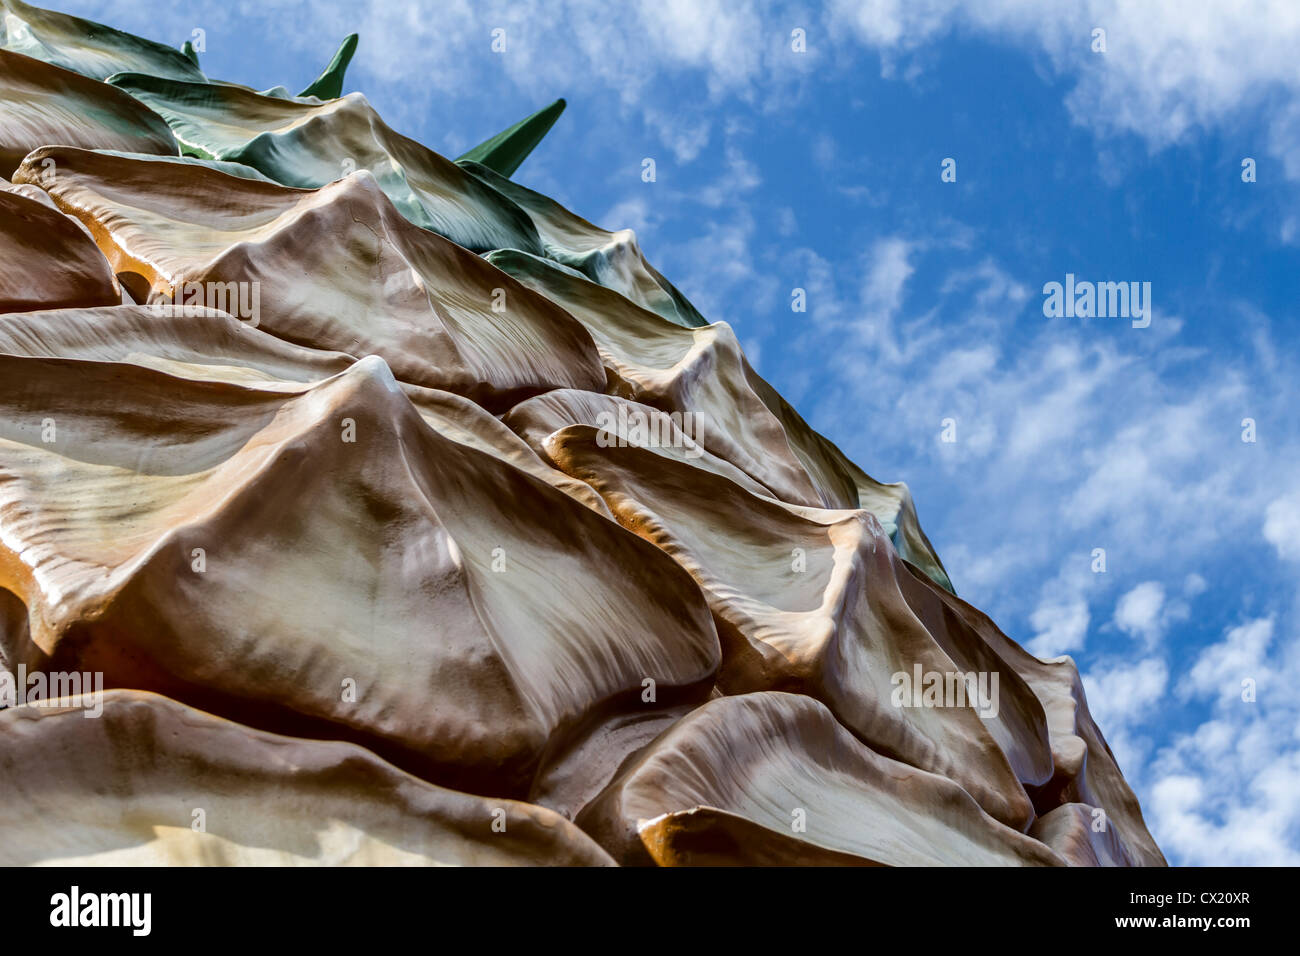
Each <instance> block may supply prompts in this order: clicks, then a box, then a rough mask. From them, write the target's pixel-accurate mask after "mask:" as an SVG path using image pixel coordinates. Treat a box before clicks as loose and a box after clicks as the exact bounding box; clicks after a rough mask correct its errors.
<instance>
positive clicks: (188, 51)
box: [181, 40, 199, 66]
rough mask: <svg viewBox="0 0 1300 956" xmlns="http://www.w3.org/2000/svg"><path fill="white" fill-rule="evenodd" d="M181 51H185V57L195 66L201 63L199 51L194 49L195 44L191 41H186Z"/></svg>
mask: <svg viewBox="0 0 1300 956" xmlns="http://www.w3.org/2000/svg"><path fill="white" fill-rule="evenodd" d="M181 52H182V53H184V54H185V58H186V59H188V60H189V61H190V62H191V63H193V64H194V65H195V66H198V65H199V54H198V51H196V50H195V49H194V44H193V43H191V42H190V41H189V40H186V41H185V45H184V46H183V47H181Z"/></svg>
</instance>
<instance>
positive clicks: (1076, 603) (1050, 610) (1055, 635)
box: [1025, 598, 1090, 659]
mask: <svg viewBox="0 0 1300 956" xmlns="http://www.w3.org/2000/svg"><path fill="white" fill-rule="evenodd" d="M1089 619H1090V616H1089V613H1088V602H1087V601H1085V600H1083V599H1082V598H1074V599H1073V600H1070V601H1066V602H1064V603H1060V602H1054V601H1050V600H1044V601H1043V602H1042V603H1040V604H1039V605H1038V607H1036V608H1035V609H1034V613H1033V614H1031V615H1030V616H1029V624H1030V626H1031V627H1032V628H1033V629H1034V637H1033V639H1032V640H1030V641H1029V642H1027V643H1026V644H1025V649H1026V650H1028V651H1029V653H1031V654H1033V655H1034V656H1035V657H1041V658H1044V659H1048V658H1053V657H1059V656H1060V655H1062V654H1067V653H1069V652H1070V651H1078V650H1082V649H1083V646H1084V643H1085V642H1086V641H1087V637H1088V621H1089Z"/></svg>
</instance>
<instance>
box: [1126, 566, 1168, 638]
mask: <svg viewBox="0 0 1300 956" xmlns="http://www.w3.org/2000/svg"><path fill="white" fill-rule="evenodd" d="M1164 604H1165V589H1164V588H1163V587H1162V586H1161V585H1160V583H1159V582H1158V581H1144V582H1143V583H1141V584H1139V585H1138V586H1137V587H1135V588H1133V590H1131V591H1129V592H1127V593H1126V594H1125V595H1124V596H1123V597H1121V598H1120V599H1119V603H1118V604H1116V605H1115V625H1116V626H1117V627H1118V628H1119V629H1120V630H1121V631H1123V632H1124V633H1126V634H1130V635H1132V636H1133V637H1137V638H1141V639H1142V641H1144V642H1145V643H1146V645H1147V647H1148V648H1151V647H1155V646H1156V645H1157V644H1159V643H1160V638H1161V637H1163V636H1164V622H1163V621H1162V619H1161V611H1162V610H1163V609H1164Z"/></svg>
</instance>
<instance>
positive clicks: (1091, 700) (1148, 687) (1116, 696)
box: [1083, 657, 1169, 739]
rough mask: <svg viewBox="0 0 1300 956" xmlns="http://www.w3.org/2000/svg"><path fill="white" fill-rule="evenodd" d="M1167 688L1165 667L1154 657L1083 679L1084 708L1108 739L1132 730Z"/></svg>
mask: <svg viewBox="0 0 1300 956" xmlns="http://www.w3.org/2000/svg"><path fill="white" fill-rule="evenodd" d="M1168 685H1169V668H1168V666H1167V665H1166V664H1165V662H1164V661H1162V660H1160V659H1158V658H1154V657H1148V658H1143V659H1142V660H1139V661H1136V662H1134V663H1131V664H1117V665H1114V666H1112V667H1110V668H1108V669H1106V670H1100V671H1094V672H1091V673H1088V674H1085V675H1084V676H1083V688H1084V693H1085V694H1087V697H1088V707H1089V709H1090V710H1091V711H1092V715H1093V717H1095V718H1096V720H1097V724H1098V726H1100V727H1101V728H1102V729H1103V731H1105V733H1106V735H1107V738H1108V739H1109V737H1110V736H1111V735H1112V734H1117V733H1124V732H1127V731H1129V730H1132V729H1133V728H1134V726H1135V724H1137V722H1138V721H1139V720H1140V719H1141V718H1143V717H1146V716H1147V715H1148V714H1149V713H1150V711H1151V709H1152V707H1153V706H1154V705H1155V704H1157V703H1158V702H1159V701H1160V700H1161V699H1162V698H1164V696H1165V692H1166V690H1167V689H1168Z"/></svg>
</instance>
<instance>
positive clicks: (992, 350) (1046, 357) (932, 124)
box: [55, 0, 1300, 865]
mask: <svg viewBox="0 0 1300 956" xmlns="http://www.w3.org/2000/svg"><path fill="white" fill-rule="evenodd" d="M55 5H56V6H58V8H59V9H63V10H66V11H67V12H71V13H77V14H79V15H82V16H88V17H91V18H92V19H97V20H101V21H105V22H108V23H111V24H113V25H114V26H118V27H121V28H124V29H128V30H130V31H132V32H135V33H139V34H141V35H144V36H149V37H152V38H154V39H157V40H161V41H164V42H167V43H171V44H174V45H179V44H180V43H181V42H183V41H184V40H185V39H187V38H190V37H191V36H193V35H194V31H195V30H201V31H203V32H202V34H201V36H202V40H203V46H204V47H205V50H204V52H203V53H202V54H201V60H202V65H203V68H204V70H205V71H206V72H207V73H208V74H209V75H210V76H214V77H218V78H222V79H228V80H235V81H238V82H243V83H247V84H250V85H253V86H257V87H259V88H265V87H269V86H272V85H276V84H280V83H283V84H284V85H286V86H289V87H291V88H292V89H293V90H294V91H296V90H298V89H301V88H302V87H304V86H306V85H307V84H308V83H309V82H310V81H311V80H312V79H313V78H314V77H315V75H316V74H317V73H318V72H319V70H320V69H321V67H322V66H323V65H324V64H325V62H326V61H327V60H328V58H329V56H330V55H331V53H332V52H333V50H334V47H335V46H336V45H337V43H338V42H339V41H340V40H341V39H342V38H343V36H344V35H346V34H347V33H349V32H353V31H356V32H359V33H360V34H361V45H360V49H359V51H358V53H357V57H356V60H355V61H354V63H353V67H352V69H351V71H350V72H349V76H348V81H349V82H348V84H347V86H346V87H345V88H346V89H348V90H361V91H363V92H364V93H365V94H366V95H367V97H368V98H369V99H370V101H371V102H372V103H373V104H374V105H375V107H376V108H377V109H378V110H379V111H380V113H381V114H382V115H384V116H385V118H386V119H387V120H388V122H389V123H390V125H392V126H394V127H396V128H397V129H398V130H400V131H401V132H404V133H406V134H408V135H410V136H413V137H415V138H417V139H419V140H421V141H422V142H424V143H426V144H428V145H429V146H431V147H432V148H434V149H436V150H438V151H439V152H442V153H445V154H448V155H451V156H455V155H458V154H459V153H460V152H462V151H464V150H465V149H467V148H468V147H470V146H472V145H474V144H475V143H477V142H478V141H480V140H482V139H484V138H486V137H488V136H489V135H491V134H493V133H495V132H497V131H499V130H500V129H502V128H504V127H505V126H507V125H509V124H510V123H512V122H514V121H515V120H517V119H519V118H521V117H522V116H524V115H526V114H527V113H529V112H531V111H533V110H535V109H537V108H538V107H540V106H542V105H545V104H546V103H548V102H550V101H551V100H553V99H554V98H556V97H559V96H564V97H566V98H567V99H568V102H569V109H568V111H567V112H566V114H565V115H564V116H563V117H562V118H561V120H560V122H559V124H558V125H557V127H556V128H555V130H554V131H553V132H552V133H551V135H550V137H548V139H547V141H546V143H545V144H544V145H543V146H542V147H541V148H540V149H539V150H538V151H537V153H535V154H534V155H533V157H531V158H530V159H529V160H528V161H527V162H526V163H525V164H524V166H523V167H522V168H521V169H520V171H519V172H518V174H516V177H515V178H516V179H518V180H519V181H521V182H523V183H524V184H526V185H529V186H531V187H533V188H536V189H539V190H541V191H543V192H545V193H547V194H549V195H551V196H553V197H555V198H556V199H558V200H560V201H561V202H563V203H565V204H566V205H567V206H569V207H570V208H572V209H574V210H575V211H577V212H578V213H580V214H582V215H584V216H586V217H587V218H589V219H591V220H593V221H595V222H596V223H598V224H599V225H602V226H604V227H606V228H623V227H631V228H633V229H635V230H636V232H637V235H638V237H639V238H640V240H641V243H642V246H643V247H644V249H645V251H646V253H647V255H648V257H649V258H650V260H651V261H652V262H653V263H655V265H656V266H658V268H659V269H660V270H661V271H663V272H664V273H665V274H666V275H667V276H668V277H669V278H670V279H672V280H673V281H674V282H675V283H676V284H677V285H678V286H679V287H680V288H681V289H682V291H683V292H685V293H686V295H687V296H688V297H689V298H691V300H692V301H693V302H694V303H695V304H696V306H697V307H698V308H699V309H700V310H701V312H703V313H704V315H705V316H706V317H707V318H709V319H710V320H712V321H726V322H728V323H730V324H731V325H732V326H733V327H734V328H735V330H736V332H737V334H738V335H739V337H740V339H741V341H742V342H743V343H744V344H745V347H746V350H747V352H748V353H749V355H750V358H751V361H753V363H754V364H755V366H756V367H757V368H758V370H759V371H760V372H761V373H762V374H763V375H764V376H765V377H767V378H768V379H769V380H770V381H772V382H773V383H774V384H775V385H776V386H777V387H778V388H779V389H780V390H781V391H782V392H783V393H784V394H785V395H786V396H787V397H788V398H789V399H790V400H791V401H793V402H794V404H795V405H796V406H797V407H798V408H799V409H800V410H801V411H802V412H803V414H804V415H805V416H806V417H807V418H809V420H810V421H811V422H812V423H813V424H814V425H815V426H816V427H817V428H818V429H819V430H821V431H822V432H823V433H824V434H826V435H828V436H829V437H831V438H832V439H833V440H835V441H836V442H837V443H838V444H839V445H840V446H841V447H842V448H844V450H845V451H846V452H848V453H849V455H850V456H851V457H853V458H854V459H855V460H856V461H857V462H858V463H859V464H861V465H862V466H863V467H864V468H865V469H866V470H867V471H868V472H870V473H871V474H872V475H873V476H875V477H876V478H879V479H881V480H885V481H895V480H904V481H906V482H907V483H908V484H909V485H910V486H911V488H912V491H913V494H914V496H915V498H916V502H917V506H918V509H919V512H920V516H921V519H922V522H923V524H924V525H925V527H926V529H927V531H928V533H929V536H930V538H931V539H932V541H933V542H934V544H935V546H936V548H937V549H938V551H939V553H940V555H941V557H942V558H943V559H944V561H945V563H946V565H947V567H948V570H949V572H950V573H951V575H952V578H953V581H954V583H955V585H956V587H957V590H958V593H960V594H961V595H962V596H964V597H965V598H967V599H968V600H970V601H972V602H973V603H975V604H977V605H978V606H980V607H982V608H983V609H985V610H986V611H988V612H989V613H990V614H991V615H992V616H993V617H994V618H995V619H996V620H997V621H998V622H999V623H1000V624H1001V626H1002V628H1003V630H1005V631H1006V632H1007V633H1008V634H1009V635H1011V636H1012V637H1013V638H1015V639H1017V640H1019V641H1020V642H1021V643H1023V644H1025V645H1026V646H1027V647H1029V648H1030V649H1031V650H1032V651H1034V652H1035V653H1037V654H1039V655H1041V656H1055V655H1058V654H1070V655H1071V656H1073V658H1074V659H1075V660H1076V661H1077V662H1078V665H1079V669H1080V671H1082V672H1083V673H1084V674H1085V675H1086V676H1085V683H1086V686H1087V690H1088V695H1089V701H1090V704H1091V706H1092V709H1093V711H1094V713H1095V714H1096V715H1097V717H1098V720H1099V721H1100V723H1101V725H1102V728H1103V730H1104V732H1105V733H1106V736H1107V738H1108V740H1109V741H1110V743H1111V746H1112V748H1113V749H1114V750H1115V753H1116V756H1117V758H1118V759H1119V761H1120V765H1121V767H1122V768H1123V770H1124V772H1125V774H1126V776H1127V777H1128V779H1129V780H1130V782H1131V783H1132V784H1133V786H1134V787H1135V789H1136V790H1137V792H1138V795H1139V797H1140V798H1141V800H1142V805H1143V808H1144V810H1145V813H1146V817H1147V821H1148V823H1149V824H1150V826H1151V829H1152V831H1153V833H1154V835H1155V836H1156V839H1157V840H1158V841H1159V842H1160V845H1161V846H1162V847H1163V848H1164V850H1165V853H1166V854H1167V855H1168V857H1169V858H1170V860H1171V862H1176V863H1185V864H1202V863H1215V864H1263V863H1270V864H1290V865H1296V864H1300V691H1297V690H1296V688H1297V687H1300V642H1297V640H1296V636H1297V633H1300V617H1298V616H1297V615H1298V613H1300V602H1297V581H1298V580H1300V468H1298V466H1300V427H1298V424H1297V415H1298V414H1300V412H1298V409H1300V402H1298V400H1300V374H1297V373H1298V372H1300V359H1298V357H1297V354H1296V349H1295V344H1296V342H1297V337H1298V336H1300V268H1298V267H1297V255H1298V253H1300V70H1297V68H1296V57H1297V51H1300V4H1297V3H1295V2H1294V0H1130V2H1121V0H1070V2H1065V0H1061V2H1044V0H983V2H968V3H959V2H956V0H867V2H861V0H860V2H828V3H826V4H821V5H814V4H798V3H795V4H775V3H774V4H753V3H744V2H739V0H728V2H723V0H717V2H713V0H655V2H643V3H633V2H627V3H619V4H612V5H611V4H608V3H605V2H591V0H573V2H559V0H555V2H511V3H502V4H495V3H490V2H484V3H479V2H475V3H470V2H467V0H460V2H458V0H449V2H435V0H426V2H422V3H403V2H400V0H369V2H367V0H360V2H358V0H349V2H342V0H310V2H299V0H283V2H277V0H258V2H256V3H252V2H247V0H236V2H234V3H231V2H229V0H221V2H216V0H168V2H166V3H163V2H161V0H157V2H153V0H63V2H62V3H58V4H55ZM494 30H504V31H505V32H504V35H503V36H504V41H505V43H504V46H505V49H504V51H501V52H494V51H493V49H492V40H493V31H494ZM1097 30H1104V31H1105V34H1104V45H1105V49H1104V52H1103V51H1101V50H1100V49H1096V48H1098V47H1100V43H1099V42H1098V35H1097V34H1096V33H1095V31H1097ZM796 31H802V32H801V33H797V32H796ZM498 36H501V34H498ZM800 41H801V42H800ZM498 46H500V44H498ZM646 158H651V159H654V161H655V167H656V179H655V181H654V182H650V183H647V182H644V181H643V179H642V175H641V173H642V168H643V160H644V159H646ZM945 159H952V160H955V172H956V180H955V182H945V181H943V178H942V176H941V173H942V171H943V162H944V160H945ZM1247 159H1249V160H1252V161H1253V162H1252V163H1251V164H1248V165H1250V166H1252V167H1253V170H1254V179H1255V181H1254V182H1246V181H1244V179H1243V162H1244V161H1246V160H1247ZM1246 178H1249V177H1246ZM1067 273H1072V274H1074V275H1075V276H1076V277H1077V278H1078V279H1079V280H1090V281H1124V282H1149V283H1150V284H1151V299H1152V303H1153V310H1152V316H1151V322H1150V325H1149V326H1148V327H1146V328H1134V327H1133V325H1132V323H1131V322H1130V321H1129V320H1127V319H1122V318H1074V317H1047V316H1045V315H1044V309H1043V303H1044V294H1043V287H1044V285H1045V284H1046V283H1048V282H1053V281H1056V282H1064V281H1065V276H1066V274H1067ZM795 289H802V290H804V292H805V295H806V302H807V311H806V312H795V311H792V308H791V304H792V294H793V290H795ZM946 420H950V421H947V422H946ZM1246 420H1250V422H1249V423H1248V422H1247V421H1246ZM945 423H946V424H947V425H948V426H949V427H948V429H947V433H948V437H951V438H953V439H954V440H952V441H944V440H943V439H944V432H945ZM1252 423H1253V424H1252ZM1251 437H1253V438H1254V440H1253V441H1247V440H1243V439H1246V438H1251ZM1097 549H1103V550H1104V562H1105V563H1104V572H1102V571H1100V560H1099V557H1100V555H1099V552H1098V551H1097ZM1243 681H1252V682H1253V687H1254V698H1255V699H1254V700H1243ZM1244 696H1250V695H1249V694H1246V695H1244Z"/></svg>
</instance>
